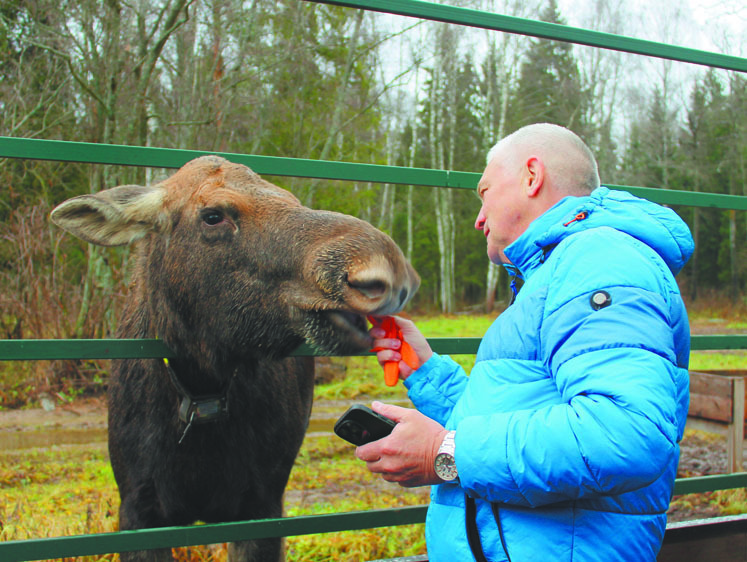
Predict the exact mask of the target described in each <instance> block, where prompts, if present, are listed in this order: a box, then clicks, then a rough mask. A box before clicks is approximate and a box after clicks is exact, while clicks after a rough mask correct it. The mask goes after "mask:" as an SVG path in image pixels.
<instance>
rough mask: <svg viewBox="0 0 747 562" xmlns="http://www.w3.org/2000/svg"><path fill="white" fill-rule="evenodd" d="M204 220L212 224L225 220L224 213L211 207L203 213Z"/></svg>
mask: <svg viewBox="0 0 747 562" xmlns="http://www.w3.org/2000/svg"><path fill="white" fill-rule="evenodd" d="M202 221H203V222H204V223H205V224H207V225H210V226H215V225H216V224H219V223H221V222H223V213H221V212H220V211H217V210H215V209H209V210H207V211H204V212H203V213H202Z"/></svg>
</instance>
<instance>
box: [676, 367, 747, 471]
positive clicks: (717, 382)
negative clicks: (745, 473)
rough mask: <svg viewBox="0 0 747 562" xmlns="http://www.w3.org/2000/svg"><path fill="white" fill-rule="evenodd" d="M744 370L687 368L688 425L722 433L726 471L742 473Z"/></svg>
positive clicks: (745, 373) (746, 374)
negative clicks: (688, 390) (688, 388)
mask: <svg viewBox="0 0 747 562" xmlns="http://www.w3.org/2000/svg"><path fill="white" fill-rule="evenodd" d="M745 376H747V371H737V370H734V371H690V410H689V411H688V420H687V424H688V427H690V428H692V429H701V430H704V431H710V432H713V433H720V434H721V435H726V440H727V467H726V469H727V471H728V472H742V458H743V457H742V455H743V452H742V449H743V442H744V435H745V421H746V420H745V408H744V403H745V383H744V379H745Z"/></svg>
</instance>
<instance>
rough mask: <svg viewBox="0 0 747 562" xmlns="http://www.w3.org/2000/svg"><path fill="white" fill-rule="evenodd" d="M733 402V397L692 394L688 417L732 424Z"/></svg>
mask: <svg viewBox="0 0 747 562" xmlns="http://www.w3.org/2000/svg"><path fill="white" fill-rule="evenodd" d="M732 411H733V401H732V399H731V397H728V398H727V397H723V398H722V397H717V396H709V395H705V394H692V393H691V394H690V409H689V410H688V412H687V415H688V416H692V417H696V418H702V419H706V420H712V421H718V422H721V423H731V422H732V419H733V418H732Z"/></svg>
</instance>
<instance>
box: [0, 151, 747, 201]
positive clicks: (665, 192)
mask: <svg viewBox="0 0 747 562" xmlns="http://www.w3.org/2000/svg"><path fill="white" fill-rule="evenodd" d="M205 154H217V155H218V156H222V157H223V158H226V159H227V160H230V161H232V162H236V163H238V164H244V165H245V166H249V167H250V168H251V169H252V170H254V171H255V172H257V173H258V174H262V175H272V176H291V177H299V178H316V179H328V180H344V181H362V182H373V183H391V184H401V185H422V186H426V187H450V188H458V189H475V187H476V186H477V182H478V181H479V180H480V176H481V174H479V173H475V172H459V171H452V170H433V169H429V168H405V167H402V166H385V165H381V164H361V163H357V162H331V161H328V160H309V159H304V158H287V157H281V156H259V155H251V154H238V153H232V152H208V151H200V150H184V149H177V148H158V147H143V146H126V145H116V144H97V143H88V142H72V141H60V140H43V139H25V138H13V137H0V158H23V159H31V160H49V161H55V162H80V163H84V164H110V165H120V166H145V167H153V168H180V167H182V166H183V165H184V164H186V163H187V162H189V161H190V160H192V159H194V158H197V157H198V156H204V155H205ZM608 187H610V188H612V189H620V190H623V191H628V192H630V193H632V194H633V195H636V196H638V197H644V198H646V199H649V200H650V201H654V202H656V203H661V204H664V205H686V206H691V207H711V208H716V209H733V210H737V211H747V197H741V196H739V195H725V194H721V193H697V192H692V191H678V190H669V189H656V188H652V187H638V186H626V185H609V186H608Z"/></svg>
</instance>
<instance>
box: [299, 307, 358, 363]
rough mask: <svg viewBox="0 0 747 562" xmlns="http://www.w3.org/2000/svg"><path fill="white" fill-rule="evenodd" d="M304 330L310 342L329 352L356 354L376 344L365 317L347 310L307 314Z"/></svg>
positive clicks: (331, 353) (322, 350)
mask: <svg viewBox="0 0 747 562" xmlns="http://www.w3.org/2000/svg"><path fill="white" fill-rule="evenodd" d="M304 332H305V334H304V335H305V337H306V341H308V343H309V344H310V345H312V346H313V347H315V348H316V349H318V350H319V351H321V352H322V353H325V354H329V355H335V354H337V355H344V354H349V353H357V352H360V351H363V350H366V349H370V348H371V346H372V345H373V339H372V338H371V336H370V334H369V333H368V324H367V323H366V318H365V316H364V315H362V314H358V313H355V312H351V311H347V310H325V311H318V312H313V313H310V314H307V315H306V318H305V322H304Z"/></svg>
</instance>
